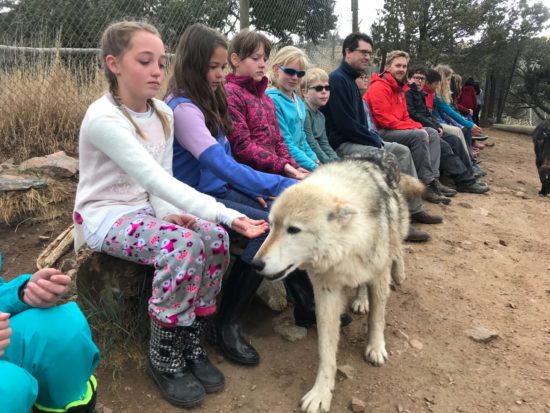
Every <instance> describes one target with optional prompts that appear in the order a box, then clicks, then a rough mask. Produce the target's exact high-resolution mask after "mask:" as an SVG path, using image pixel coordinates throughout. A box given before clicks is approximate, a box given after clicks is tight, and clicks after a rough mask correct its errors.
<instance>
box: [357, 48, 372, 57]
mask: <svg viewBox="0 0 550 413" xmlns="http://www.w3.org/2000/svg"><path fill="white" fill-rule="evenodd" d="M354 52H359V53H361V54H362V55H363V56H365V57H367V56H372V50H367V49H355V50H354Z"/></svg>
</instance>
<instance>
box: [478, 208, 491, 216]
mask: <svg viewBox="0 0 550 413" xmlns="http://www.w3.org/2000/svg"><path fill="white" fill-rule="evenodd" d="M479 213H480V214H481V215H483V216H484V217H488V216H489V214H490V212H489V211H488V210H486V209H485V208H479Z"/></svg>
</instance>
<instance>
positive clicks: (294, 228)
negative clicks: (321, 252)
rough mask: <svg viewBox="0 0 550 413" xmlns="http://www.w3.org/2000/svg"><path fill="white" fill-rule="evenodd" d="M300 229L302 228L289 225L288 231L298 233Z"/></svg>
mask: <svg viewBox="0 0 550 413" xmlns="http://www.w3.org/2000/svg"><path fill="white" fill-rule="evenodd" d="M300 231H301V229H300V228H298V227H288V229H287V230H286V232H288V233H289V234H297V233H298V232H300Z"/></svg>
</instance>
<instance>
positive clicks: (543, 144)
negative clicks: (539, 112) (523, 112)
mask: <svg viewBox="0 0 550 413" xmlns="http://www.w3.org/2000/svg"><path fill="white" fill-rule="evenodd" d="M533 143H534V145H535V162H536V164H537V170H538V173H539V178H540V182H541V185H542V186H541V188H540V191H539V194H541V195H548V194H550V121H548V120H546V121H544V122H542V123H541V124H540V125H538V126H537V128H536V129H535V133H534V134H533Z"/></svg>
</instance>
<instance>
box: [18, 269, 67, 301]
mask: <svg viewBox="0 0 550 413" xmlns="http://www.w3.org/2000/svg"><path fill="white" fill-rule="evenodd" d="M70 282H71V277H69V276H68V275H65V274H61V271H59V270H56V269H54V268H44V269H42V270H38V271H37V272H35V273H34V274H33V275H32V277H31V278H30V280H29V282H28V283H27V286H26V287H25V290H24V294H23V301H24V302H25V303H26V304H28V305H30V306H32V307H41V308H48V307H51V306H53V305H54V304H55V303H56V302H57V301H58V300H59V298H60V297H61V295H62V294H63V293H65V292H66V291H67V288H68V285H69V283H70Z"/></svg>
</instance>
